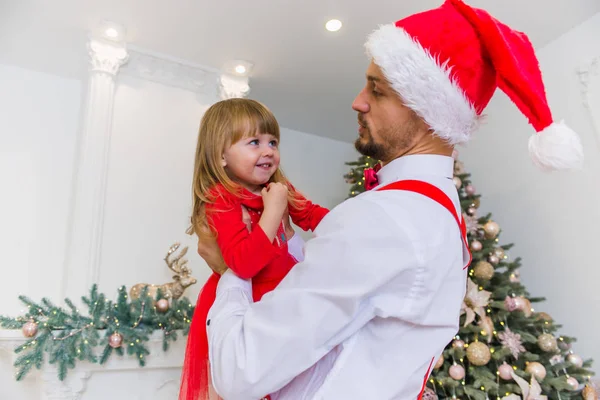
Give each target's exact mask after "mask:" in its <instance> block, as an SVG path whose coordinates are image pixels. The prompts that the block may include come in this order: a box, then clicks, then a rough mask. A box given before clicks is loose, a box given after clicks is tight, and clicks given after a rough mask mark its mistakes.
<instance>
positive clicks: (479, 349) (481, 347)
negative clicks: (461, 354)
mask: <svg viewBox="0 0 600 400" xmlns="http://www.w3.org/2000/svg"><path fill="white" fill-rule="evenodd" d="M467 358H468V359H469V361H470V362H471V364H473V365H476V366H478V367H482V366H484V365H487V363H489V362H490V359H491V358H492V354H491V353H490V348H489V347H487V345H486V344H485V343H481V342H473V343H471V344H469V347H468V348H467Z"/></svg>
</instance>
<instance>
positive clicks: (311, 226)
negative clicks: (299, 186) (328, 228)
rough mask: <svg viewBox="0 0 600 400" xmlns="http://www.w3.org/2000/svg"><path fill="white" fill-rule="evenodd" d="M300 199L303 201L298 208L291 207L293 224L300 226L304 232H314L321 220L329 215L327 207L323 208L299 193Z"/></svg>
mask: <svg viewBox="0 0 600 400" xmlns="http://www.w3.org/2000/svg"><path fill="white" fill-rule="evenodd" d="M296 193H297V194H298V197H299V199H300V200H301V202H300V206H299V207H298V208H296V207H292V206H291V205H290V207H289V212H290V217H291V218H292V222H293V223H294V224H296V225H298V226H299V227H300V228H301V229H302V230H304V231H308V230H311V231H314V230H315V229H316V228H317V225H319V223H320V222H321V220H322V219H323V218H324V217H325V215H327V213H328V212H329V210H328V209H327V208H325V207H321V206H320V205H318V204H314V203H313V202H311V201H310V200H308V199H307V198H305V197H304V196H302V195H301V194H300V193H299V192H296Z"/></svg>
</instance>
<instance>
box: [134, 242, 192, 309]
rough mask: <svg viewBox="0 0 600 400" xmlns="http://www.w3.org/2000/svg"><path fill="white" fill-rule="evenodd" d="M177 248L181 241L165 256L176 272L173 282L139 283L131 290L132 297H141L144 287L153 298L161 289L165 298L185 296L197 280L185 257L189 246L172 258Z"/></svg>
mask: <svg viewBox="0 0 600 400" xmlns="http://www.w3.org/2000/svg"><path fill="white" fill-rule="evenodd" d="M177 249H179V243H175V244H174V245H173V246H171V248H170V249H169V252H168V253H167V255H166V256H165V258H164V260H165V263H166V264H167V267H169V269H170V270H171V271H173V272H174V273H175V275H173V282H169V283H165V284H163V285H149V284H147V283H138V284H137V285H134V286H133V287H132V288H131V290H130V291H129V295H130V296H131V298H132V299H137V298H139V297H140V295H141V293H142V290H144V288H148V296H150V297H151V298H155V297H156V293H157V292H158V290H159V289H160V292H161V293H162V296H163V297H164V298H165V299H178V298H180V297H181V296H183V292H184V291H185V289H186V288H187V287H188V286H191V285H193V284H195V283H196V282H197V281H196V278H194V277H193V276H191V273H192V270H191V269H189V268H188V267H187V262H188V260H186V259H185V258H183V257H184V256H185V255H186V253H187V251H188V248H187V246H186V247H184V248H183V250H181V253H180V254H179V255H177V256H175V257H174V258H173V259H171V255H172V254H173V253H174V252H176V251H177Z"/></svg>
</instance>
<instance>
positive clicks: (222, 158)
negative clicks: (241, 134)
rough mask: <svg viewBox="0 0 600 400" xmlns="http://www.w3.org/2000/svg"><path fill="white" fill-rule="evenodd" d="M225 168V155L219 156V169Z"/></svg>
mask: <svg viewBox="0 0 600 400" xmlns="http://www.w3.org/2000/svg"><path fill="white" fill-rule="evenodd" d="M226 166H227V161H226V160H225V154H222V155H221V167H223V168H225V167H226Z"/></svg>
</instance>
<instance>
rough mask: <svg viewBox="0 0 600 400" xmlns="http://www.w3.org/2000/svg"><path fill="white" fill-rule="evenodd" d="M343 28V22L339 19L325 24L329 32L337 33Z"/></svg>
mask: <svg viewBox="0 0 600 400" xmlns="http://www.w3.org/2000/svg"><path fill="white" fill-rule="evenodd" d="M341 28H342V21H340V20H339V19H330V20H329V21H327V23H326V24H325V29H327V30H328V31H329V32H337V31H339V30H340V29H341Z"/></svg>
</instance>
